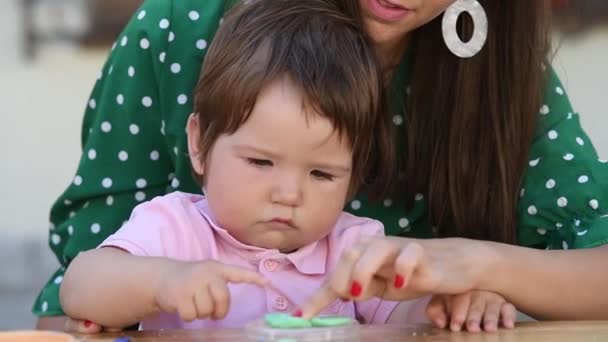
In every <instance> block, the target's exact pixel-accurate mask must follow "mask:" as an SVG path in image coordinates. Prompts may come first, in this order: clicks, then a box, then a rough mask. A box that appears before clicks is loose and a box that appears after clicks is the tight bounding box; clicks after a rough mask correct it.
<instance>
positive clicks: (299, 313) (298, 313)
mask: <svg viewBox="0 0 608 342" xmlns="http://www.w3.org/2000/svg"><path fill="white" fill-rule="evenodd" d="M291 315H292V316H293V317H302V310H300V309H298V310H296V311H294V312H293V313H292V314H291Z"/></svg>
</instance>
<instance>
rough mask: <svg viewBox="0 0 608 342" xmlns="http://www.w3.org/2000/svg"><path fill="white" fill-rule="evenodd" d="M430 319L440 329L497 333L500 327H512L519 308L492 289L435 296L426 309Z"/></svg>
mask: <svg viewBox="0 0 608 342" xmlns="http://www.w3.org/2000/svg"><path fill="white" fill-rule="evenodd" d="M426 315H427V318H428V319H429V320H430V321H431V322H433V324H434V325H435V326H437V327H438V328H442V329H443V328H449V329H450V330H452V331H460V330H461V329H466V330H467V331H469V332H480V331H486V332H496V331H497V330H498V327H499V326H502V327H504V328H507V329H512V328H513V327H514V326H515V319H516V315H517V310H516V309H515V306H513V304H511V303H508V302H507V301H506V300H505V298H504V297H502V296H501V295H498V294H496V293H494V292H489V291H470V292H466V293H462V294H457V295H435V296H433V298H432V299H431V301H430V302H429V304H428V305H427V308H426Z"/></svg>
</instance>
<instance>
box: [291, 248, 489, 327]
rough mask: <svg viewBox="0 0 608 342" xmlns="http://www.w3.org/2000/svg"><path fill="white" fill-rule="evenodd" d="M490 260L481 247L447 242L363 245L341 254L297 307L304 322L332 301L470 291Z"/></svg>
mask: <svg viewBox="0 0 608 342" xmlns="http://www.w3.org/2000/svg"><path fill="white" fill-rule="evenodd" d="M492 259H493V253H492V250H491V249H490V248H489V247H486V245H485V244H484V243H483V242H478V241H475V240H468V239H459V238H450V239H430V240H416V239H406V238H400V237H375V238H369V239H364V240H362V241H361V242H359V243H358V244H357V245H356V246H355V247H353V248H351V249H349V250H346V251H345V252H344V253H343V254H342V257H341V258H340V260H339V262H338V264H337V265H336V267H335V269H334V270H333V272H332V274H331V275H330V276H329V278H328V280H327V281H326V283H325V284H324V286H322V287H321V288H320V289H319V290H318V291H317V292H316V293H315V294H314V295H313V296H312V298H311V299H310V300H309V301H308V302H307V303H306V304H305V305H304V306H303V307H302V314H303V317H305V318H310V317H312V316H315V315H316V314H318V313H319V312H321V311H322V310H323V309H324V308H325V307H326V306H327V305H329V304H331V303H333V302H334V301H335V300H336V299H338V298H341V299H344V300H356V301H357V300H366V299H369V298H371V297H380V298H384V299H387V300H409V299H413V298H418V297H421V296H425V295H428V294H459V293H464V292H467V291H470V290H472V289H475V288H476V286H477V285H478V282H479V281H480V279H481V275H482V274H483V273H484V272H485V271H486V270H487V269H488V268H489V266H490V263H491V261H492Z"/></svg>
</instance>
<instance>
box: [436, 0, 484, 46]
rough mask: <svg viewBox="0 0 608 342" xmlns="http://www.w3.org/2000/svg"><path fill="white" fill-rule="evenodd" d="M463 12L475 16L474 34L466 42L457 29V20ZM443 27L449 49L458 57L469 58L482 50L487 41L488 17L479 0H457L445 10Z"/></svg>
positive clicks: (444, 37) (444, 38)
mask: <svg viewBox="0 0 608 342" xmlns="http://www.w3.org/2000/svg"><path fill="white" fill-rule="evenodd" d="M462 12H467V13H469V15H471V18H473V36H472V37H471V39H470V40H469V41H468V42H466V43H465V42H463V41H462V40H461V39H460V37H459V36H458V32H457V31H456V21H457V20H458V17H459V16H460V14H462ZM441 29H442V31H443V40H444V41H445V45H446V46H447V47H448V49H450V51H451V52H452V53H453V54H455V55H456V56H458V57H461V58H469V57H473V56H475V55H476V54H477V53H478V52H479V51H481V49H482V48H483V46H484V44H485V43H486V38H487V37H488V18H487V17H486V12H485V11H484V9H483V7H482V6H481V4H480V3H479V2H477V0H456V1H455V2H454V3H453V4H451V5H450V6H449V7H448V8H447V9H446V10H445V13H444V14H443V21H442V23H441Z"/></svg>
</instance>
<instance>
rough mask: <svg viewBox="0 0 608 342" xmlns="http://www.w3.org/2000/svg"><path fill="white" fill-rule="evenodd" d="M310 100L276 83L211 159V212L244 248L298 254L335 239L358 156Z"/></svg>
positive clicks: (208, 183)
mask: <svg viewBox="0 0 608 342" xmlns="http://www.w3.org/2000/svg"><path fill="white" fill-rule="evenodd" d="M302 96H303V94H302V93H301V92H300V90H299V89H297V88H296V87H295V86H294V85H293V84H292V83H291V81H290V80H289V79H288V78H286V77H285V78H282V79H279V80H277V81H274V82H273V83H271V84H269V85H268V86H266V87H265V88H264V89H262V91H261V93H260V95H259V97H258V100H257V103H256V105H255V107H254V108H253V112H252V113H251V116H250V117H249V119H248V120H247V121H246V122H245V123H244V124H243V125H242V126H241V127H240V128H239V129H238V130H237V131H236V132H235V133H234V134H232V135H222V136H220V137H219V138H218V139H217V141H216V142H215V144H214V145H213V147H212V149H211V151H210V154H209V157H208V158H207V165H206V167H205V173H206V175H205V177H206V194H207V197H208V201H209V205H210V207H211V210H212V211H213V214H214V215H215V219H216V221H217V222H218V224H220V225H221V226H222V227H223V228H225V229H226V230H228V231H229V232H230V233H231V235H233V236H234V237H235V238H236V239H238V240H239V241H241V242H243V243H246V244H249V245H254V246H258V247H264V248H269V249H278V250H280V251H282V252H289V251H293V250H295V249H298V248H300V247H302V246H304V245H306V244H309V243H311V242H313V241H315V240H319V239H321V238H322V237H324V236H325V235H327V234H328V233H329V232H330V231H331V229H332V228H333V226H334V224H335V223H336V221H337V219H338V216H339V215H340V213H341V211H342V208H343V206H344V203H345V202H346V197H347V194H348V190H349V184H350V179H351V169H352V153H351V149H350V147H349V145H348V143H347V142H346V140H345V138H343V139H341V138H339V137H338V134H337V133H336V132H335V131H334V128H333V126H332V124H331V122H330V121H329V120H327V119H325V118H322V117H320V116H319V115H318V114H317V113H315V112H314V109H313V108H310V106H304V105H303V103H304V101H303V100H304V99H303V97H302Z"/></svg>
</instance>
